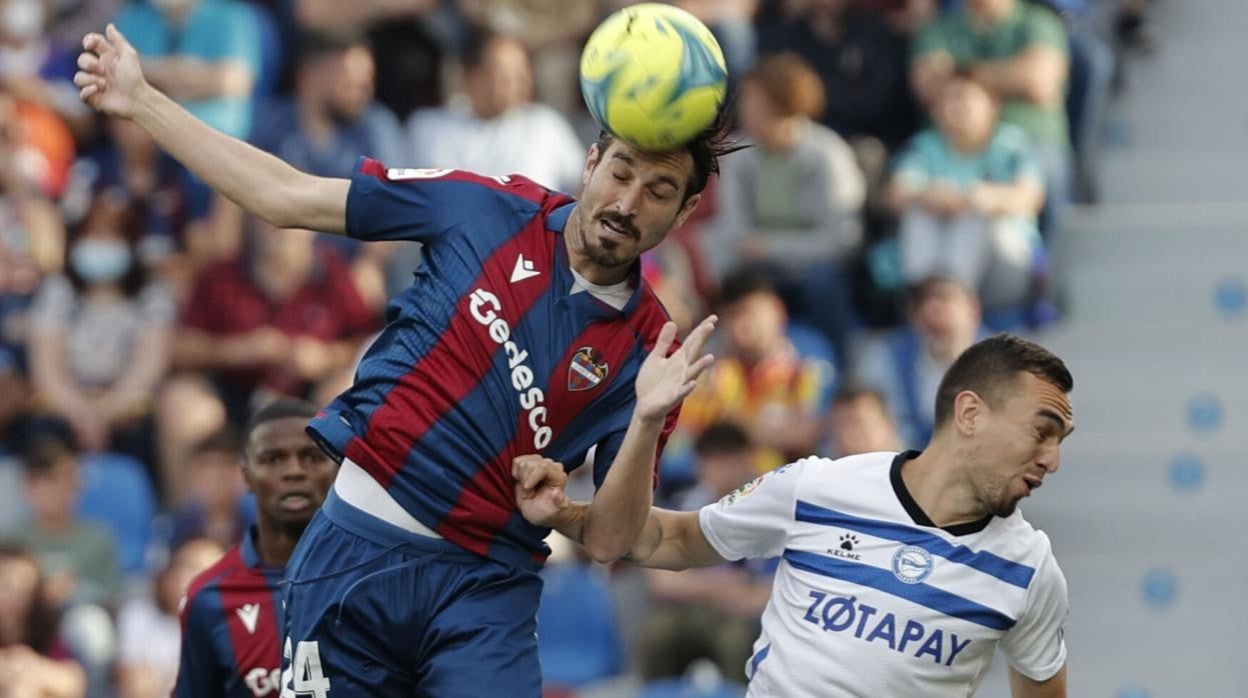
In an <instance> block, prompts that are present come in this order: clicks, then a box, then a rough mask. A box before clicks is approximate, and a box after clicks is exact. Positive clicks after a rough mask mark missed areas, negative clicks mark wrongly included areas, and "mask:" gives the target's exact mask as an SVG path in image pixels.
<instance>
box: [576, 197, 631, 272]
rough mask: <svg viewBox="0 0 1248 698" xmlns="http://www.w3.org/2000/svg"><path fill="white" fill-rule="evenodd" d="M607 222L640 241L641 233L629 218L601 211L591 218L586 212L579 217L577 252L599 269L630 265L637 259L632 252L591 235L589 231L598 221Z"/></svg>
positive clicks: (608, 240) (610, 241)
mask: <svg viewBox="0 0 1248 698" xmlns="http://www.w3.org/2000/svg"><path fill="white" fill-rule="evenodd" d="M599 220H602V221H607V222H609V223H611V225H613V226H615V227H616V228H619V229H620V230H623V231H624V232H626V233H628V234H629V235H631V236H632V238H633V239H634V240H637V241H640V240H641V231H639V230H637V227H636V225H634V223H633V221H632V219H631V218H628V217H627V216H621V215H620V214H618V213H615V212H613V211H603V212H602V213H600V214H598V215H596V216H591V215H589V213H588V212H585V214H584V215H583V216H582V217H581V225H580V240H579V245H577V247H579V249H578V250H577V251H578V252H580V253H581V254H582V255H584V256H585V258H587V259H588V260H589V261H591V262H593V263H594V264H595V265H597V266H600V267H607V268H614V267H621V266H625V265H628V264H632V263H633V261H634V260H636V259H637V254H636V253H635V251H633V250H628V249H625V248H624V247H623V246H622V245H621V244H620V242H619V241H617V240H613V239H610V238H604V237H602V236H599V235H593V234H591V232H590V230H591V228H592V227H593V226H595V225H596V223H597V222H598V221H599Z"/></svg>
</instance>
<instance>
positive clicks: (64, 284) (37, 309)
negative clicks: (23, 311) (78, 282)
mask: <svg viewBox="0 0 1248 698" xmlns="http://www.w3.org/2000/svg"><path fill="white" fill-rule="evenodd" d="M73 312H74V288H73V286H70V284H69V280H68V279H66V278H65V277H63V276H50V277H48V278H47V280H45V281H44V282H43V284H42V285H41V286H40V287H39V292H38V293H36V294H35V298H34V300H33V301H32V302H31V307H30V318H31V322H32V324H33V325H34V326H35V327H36V328H37V329H39V330H43V331H45V332H46V331H49V330H63V329H65V328H66V326H67V325H69V322H70V317H71V316H72V315H73Z"/></svg>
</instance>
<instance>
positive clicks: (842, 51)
mask: <svg viewBox="0 0 1248 698" xmlns="http://www.w3.org/2000/svg"><path fill="white" fill-rule="evenodd" d="M864 5H866V3H862V2H854V1H852V0H804V1H802V2H792V1H789V0H777V1H774V2H770V3H765V4H764V7H763V8H762V9H761V10H760V13H759V30H758V33H759V37H758V41H759V52H760V54H762V55H764V56H768V55H775V54H778V53H783V52H793V53H796V54H797V55H799V56H801V57H802V58H804V59H805V60H806V61H807V62H809V63H810V65H811V67H812V68H813V69H814V70H815V72H816V73H817V74H818V75H819V79H820V80H821V81H822V84H823V89H824V94H825V97H826V103H825V107H824V110H823V113H822V115H821V116H819V117H817V118H819V120H820V122H821V123H822V124H823V125H825V126H827V127H829V128H831V129H833V130H835V131H836V132H837V133H839V134H840V135H841V136H843V137H844V138H847V139H855V138H858V137H864V136H866V137H871V138H874V139H876V140H878V141H880V142H881V143H883V144H884V146H885V147H886V148H888V149H890V150H891V149H893V148H896V147H897V146H898V145H900V144H901V142H902V141H904V140H905V139H906V138H907V137H908V136H909V135H910V134H911V133H913V132H914V130H915V129H916V128H917V127H918V121H919V112H918V110H917V108H916V106H915V104H914V99H913V97H912V96H911V94H910V88H909V85H908V84H907V80H906V60H907V37H906V36H905V35H903V34H902V33H900V32H899V31H897V30H895V29H893V28H891V27H890V26H889V24H888V23H887V22H886V21H885V20H884V19H882V18H881V17H880V13H879V12H876V11H872V10H871V9H870V8H869V7H864Z"/></svg>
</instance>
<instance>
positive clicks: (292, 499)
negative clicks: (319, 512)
mask: <svg viewBox="0 0 1248 698" xmlns="http://www.w3.org/2000/svg"><path fill="white" fill-rule="evenodd" d="M278 506H280V507H281V508H282V511H290V512H296V511H306V510H308V509H310V508H312V497H311V496H310V495H308V494H306V493H303V492H291V493H288V494H284V495H282V496H281V498H280V499H278Z"/></svg>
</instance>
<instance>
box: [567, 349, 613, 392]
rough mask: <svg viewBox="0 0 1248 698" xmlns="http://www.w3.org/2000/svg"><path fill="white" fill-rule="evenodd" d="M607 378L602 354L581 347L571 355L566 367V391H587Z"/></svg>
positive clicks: (605, 364)
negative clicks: (570, 360)
mask: <svg viewBox="0 0 1248 698" xmlns="http://www.w3.org/2000/svg"><path fill="white" fill-rule="evenodd" d="M606 377H607V362H606V360H605V359H604V358H603V356H602V352H600V351H598V350H597V349H595V348H593V347H581V348H580V349H577V350H576V353H575V354H573V355H572V363H571V364H569V365H568V390H589V389H590V388H596V387H598V384H599V383H601V382H602V381H603V380H604V379H606Z"/></svg>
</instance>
